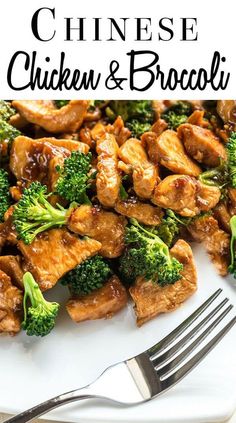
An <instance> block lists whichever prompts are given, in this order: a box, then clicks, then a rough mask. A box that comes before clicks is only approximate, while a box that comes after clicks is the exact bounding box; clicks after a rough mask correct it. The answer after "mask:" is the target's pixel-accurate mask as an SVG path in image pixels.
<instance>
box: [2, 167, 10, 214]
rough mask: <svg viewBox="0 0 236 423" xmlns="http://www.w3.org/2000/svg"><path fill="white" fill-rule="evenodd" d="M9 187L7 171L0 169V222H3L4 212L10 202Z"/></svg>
mask: <svg viewBox="0 0 236 423" xmlns="http://www.w3.org/2000/svg"><path fill="white" fill-rule="evenodd" d="M9 188H10V184H9V181H8V173H7V172H6V171H5V170H4V169H0V222H3V220H4V214H5V213H6V211H7V210H8V208H9V207H10V204H11V201H10V199H11V197H10V192H9Z"/></svg>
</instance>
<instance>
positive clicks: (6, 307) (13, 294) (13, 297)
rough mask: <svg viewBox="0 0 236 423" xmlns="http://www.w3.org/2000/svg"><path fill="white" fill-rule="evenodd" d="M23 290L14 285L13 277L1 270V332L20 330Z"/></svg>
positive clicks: (11, 332) (12, 333) (16, 331)
mask: <svg viewBox="0 0 236 423" xmlns="http://www.w3.org/2000/svg"><path fill="white" fill-rule="evenodd" d="M22 301H23V296H22V292H21V291H20V290H19V289H18V288H16V287H15V286H13V285H12V283H11V279H10V277H9V276H7V275H6V273H4V272H3V271H2V270H0V333H1V332H5V333H8V334H10V335H14V334H16V333H18V332H19V331H20V328H21V319H20V311H21V308H22Z"/></svg>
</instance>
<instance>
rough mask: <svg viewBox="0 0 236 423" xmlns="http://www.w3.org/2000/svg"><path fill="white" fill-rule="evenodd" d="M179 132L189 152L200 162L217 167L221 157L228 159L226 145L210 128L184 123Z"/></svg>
mask: <svg viewBox="0 0 236 423" xmlns="http://www.w3.org/2000/svg"><path fill="white" fill-rule="evenodd" d="M177 132H178V136H179V137H180V139H182V140H183V143H184V146H185V148H186V151H187V153H188V154H189V155H190V156H191V157H193V158H194V159H195V160H197V161H198V162H200V163H203V164H205V165H206V166H209V167H216V166H218V165H219V163H220V159H223V160H226V159H227V154H226V150H225V147H224V146H223V144H221V142H220V140H219V138H218V137H217V136H216V135H214V134H213V132H212V131H210V130H209V129H205V128H201V127H200V126H196V125H191V124H190V123H184V124H182V125H180V126H179V127H178V130H177Z"/></svg>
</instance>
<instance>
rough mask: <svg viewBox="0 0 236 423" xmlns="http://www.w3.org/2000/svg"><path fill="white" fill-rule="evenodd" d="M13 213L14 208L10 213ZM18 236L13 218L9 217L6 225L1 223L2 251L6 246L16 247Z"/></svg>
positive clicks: (0, 239) (0, 241)
mask: <svg viewBox="0 0 236 423" xmlns="http://www.w3.org/2000/svg"><path fill="white" fill-rule="evenodd" d="M10 210H11V211H12V210H13V207H10V209H8V211H10ZM16 244H17V234H16V230H15V226H14V224H13V222H12V217H11V216H9V217H8V219H7V220H6V221H5V222H4V223H0V251H1V249H2V248H3V247H4V246H5V245H12V246H13V245H16Z"/></svg>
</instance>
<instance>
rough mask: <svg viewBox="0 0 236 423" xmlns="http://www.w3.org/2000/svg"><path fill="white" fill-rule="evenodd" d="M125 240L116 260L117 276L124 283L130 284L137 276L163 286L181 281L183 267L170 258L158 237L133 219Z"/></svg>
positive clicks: (127, 229) (164, 245) (167, 249)
mask: <svg viewBox="0 0 236 423" xmlns="http://www.w3.org/2000/svg"><path fill="white" fill-rule="evenodd" d="M125 241H126V245H127V246H128V248H127V249H126V251H125V254H124V255H123V256H122V257H121V259H120V273H121V275H122V276H123V277H124V279H125V280H126V281H127V282H129V283H132V282H134V281H135V279H136V277H137V276H143V277H144V278H145V279H146V280H149V279H151V280H152V281H153V282H154V283H158V284H160V285H161V286H164V285H166V284H173V283H175V282H176V281H177V280H178V279H180V278H181V274H180V272H181V270H182V269H183V265H182V264H181V263H179V261H178V260H176V259H175V258H174V257H171V255H170V252H169V248H168V246H167V245H166V244H165V243H164V242H163V241H162V240H161V238H160V237H159V236H157V235H156V234H154V233H153V232H152V231H151V230H148V229H146V228H144V227H143V226H141V225H140V224H139V223H138V222H137V220H136V219H130V226H128V227H127V228H126V238H125Z"/></svg>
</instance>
